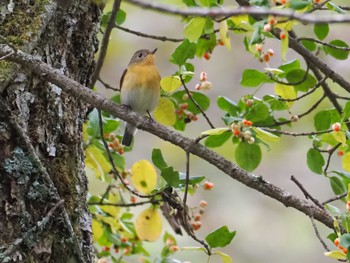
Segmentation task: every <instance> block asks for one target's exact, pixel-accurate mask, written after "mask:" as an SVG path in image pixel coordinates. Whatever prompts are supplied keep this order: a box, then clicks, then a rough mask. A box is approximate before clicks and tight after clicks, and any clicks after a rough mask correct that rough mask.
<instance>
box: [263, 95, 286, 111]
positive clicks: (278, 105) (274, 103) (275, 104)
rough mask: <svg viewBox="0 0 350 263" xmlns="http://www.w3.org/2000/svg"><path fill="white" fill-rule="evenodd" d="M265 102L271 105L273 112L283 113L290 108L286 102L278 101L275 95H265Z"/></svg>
mask: <svg viewBox="0 0 350 263" xmlns="http://www.w3.org/2000/svg"><path fill="white" fill-rule="evenodd" d="M263 100H264V101H265V102H267V103H268V104H269V105H270V108H271V110H273V111H281V110H286V109H288V106H287V104H286V103H285V102H283V101H281V100H279V99H278V97H277V96H274V95H265V96H264V97H263Z"/></svg>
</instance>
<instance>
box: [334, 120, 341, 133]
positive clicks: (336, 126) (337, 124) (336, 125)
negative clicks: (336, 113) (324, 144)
mask: <svg viewBox="0 0 350 263" xmlns="http://www.w3.org/2000/svg"><path fill="white" fill-rule="evenodd" d="M340 129H341V125H340V123H339V122H336V123H333V125H332V130H333V131H335V132H338V131H340Z"/></svg>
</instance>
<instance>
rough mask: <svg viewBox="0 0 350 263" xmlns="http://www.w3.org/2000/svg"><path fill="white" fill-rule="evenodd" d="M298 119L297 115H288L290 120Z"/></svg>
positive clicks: (295, 120)
mask: <svg viewBox="0 0 350 263" xmlns="http://www.w3.org/2000/svg"><path fill="white" fill-rule="evenodd" d="M298 120H299V116H298V115H292V116H290V121H291V122H297V121H298Z"/></svg>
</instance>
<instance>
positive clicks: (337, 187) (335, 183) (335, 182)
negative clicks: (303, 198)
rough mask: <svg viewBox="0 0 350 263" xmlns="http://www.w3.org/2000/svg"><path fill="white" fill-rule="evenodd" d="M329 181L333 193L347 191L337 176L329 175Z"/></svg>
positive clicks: (337, 193) (338, 193)
mask: <svg viewBox="0 0 350 263" xmlns="http://www.w3.org/2000/svg"><path fill="white" fill-rule="evenodd" d="M329 181H330V183H331V187H332V190H333V193H334V194H335V195H340V194H343V193H345V192H346V191H347V189H346V186H345V185H344V183H343V181H342V180H341V179H339V177H337V176H330V177H329Z"/></svg>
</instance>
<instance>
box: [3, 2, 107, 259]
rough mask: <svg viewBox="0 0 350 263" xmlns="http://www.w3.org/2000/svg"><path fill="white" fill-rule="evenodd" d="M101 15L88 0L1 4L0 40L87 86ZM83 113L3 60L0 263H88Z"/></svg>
mask: <svg viewBox="0 0 350 263" xmlns="http://www.w3.org/2000/svg"><path fill="white" fill-rule="evenodd" d="M100 14H101V10H100V8H99V7H98V6H96V5H95V4H93V3H92V2H91V1H88V0H70V1H63V0H57V2H55V1H51V0H35V1H32V0H4V1H0V43H7V44H9V43H10V44H11V45H12V46H15V47H17V48H19V49H21V50H24V51H26V52H29V53H31V54H33V55H35V56H37V57H39V58H40V59H41V60H42V61H44V62H46V63H48V64H50V65H52V66H53V67H54V68H57V69H60V71H61V72H62V74H65V75H67V76H69V77H70V78H72V79H74V80H76V81H78V82H80V83H82V84H83V85H88V84H89V79H90V76H91V74H92V71H93V67H94V62H93V56H94V53H95V52H96V49H97V44H98V43H97V39H96V34H97V32H98V26H99V18H100ZM86 109H87V107H86V105H84V103H82V102H81V101H79V100H77V99H76V98H74V97H71V96H69V95H67V94H65V93H62V92H61V89H60V88H59V87H57V86H55V85H53V84H50V83H48V82H46V81H45V76H44V75H42V76H38V75H33V74H31V73H30V72H27V71H26V70H23V69H22V68H20V67H19V66H17V65H15V64H12V63H9V62H5V61H4V60H0V262H55V263H58V262H62V263H67V262H93V244H92V238H91V235H92V233H91V217H90V214H89V211H88V207H87V203H86V194H87V179H86V176H85V173H84V155H83V147H82V135H81V134H82V126H83V122H84V119H85V116H86ZM62 200H63V201H62Z"/></svg>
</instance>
